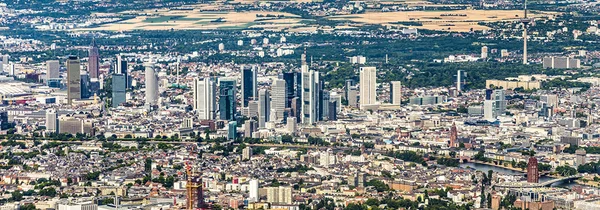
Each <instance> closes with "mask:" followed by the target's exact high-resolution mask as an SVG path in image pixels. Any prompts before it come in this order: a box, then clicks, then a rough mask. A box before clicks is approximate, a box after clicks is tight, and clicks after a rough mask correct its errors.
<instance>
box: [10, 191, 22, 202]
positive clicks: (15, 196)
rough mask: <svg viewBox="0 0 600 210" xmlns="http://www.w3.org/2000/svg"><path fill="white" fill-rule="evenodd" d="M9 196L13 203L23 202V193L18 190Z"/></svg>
mask: <svg viewBox="0 0 600 210" xmlns="http://www.w3.org/2000/svg"><path fill="white" fill-rule="evenodd" d="M10 195H11V199H12V200H13V201H21V200H23V193H21V191H20V190H15V191H14V192H12V193H11V194H10Z"/></svg>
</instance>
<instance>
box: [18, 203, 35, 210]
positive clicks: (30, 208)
mask: <svg viewBox="0 0 600 210" xmlns="http://www.w3.org/2000/svg"><path fill="white" fill-rule="evenodd" d="M19 210H36V208H35V205H34V204H33V203H27V204H25V205H23V206H20V207H19Z"/></svg>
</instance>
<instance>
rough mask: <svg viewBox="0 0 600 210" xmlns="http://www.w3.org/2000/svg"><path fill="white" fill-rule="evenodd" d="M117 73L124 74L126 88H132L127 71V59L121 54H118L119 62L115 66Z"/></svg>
mask: <svg viewBox="0 0 600 210" xmlns="http://www.w3.org/2000/svg"><path fill="white" fill-rule="evenodd" d="M115 73H117V74H123V75H124V76H125V85H126V89H129V88H131V80H130V79H129V74H128V72H127V61H126V60H124V59H123V58H122V57H121V56H120V55H118V56H117V64H116V66H115Z"/></svg>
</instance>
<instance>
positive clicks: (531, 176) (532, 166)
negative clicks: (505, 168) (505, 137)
mask: <svg viewBox="0 0 600 210" xmlns="http://www.w3.org/2000/svg"><path fill="white" fill-rule="evenodd" d="M539 180H540V172H539V171H538V161H537V158H535V157H530V158H529V161H528V163H527V182H529V183H538V182H539Z"/></svg>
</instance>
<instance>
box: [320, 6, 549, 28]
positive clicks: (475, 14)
mask: <svg viewBox="0 0 600 210" xmlns="http://www.w3.org/2000/svg"><path fill="white" fill-rule="evenodd" d="M522 14H523V11H520V10H454V11H405V12H404V11H403V12H368V13H365V14H352V15H339V16H332V17H329V19H331V20H349V21H353V22H357V23H364V24H382V25H395V26H407V27H412V28H420V29H429V30H441V31H458V32H466V31H470V30H485V29H487V27H486V26H483V25H479V24H478V23H479V22H500V21H515V20H519V19H520V18H522V16H521V15H522ZM553 15H556V13H550V12H539V11H533V12H531V16H533V17H535V18H547V17H551V16H553ZM531 16H530V17H531Z"/></svg>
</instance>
